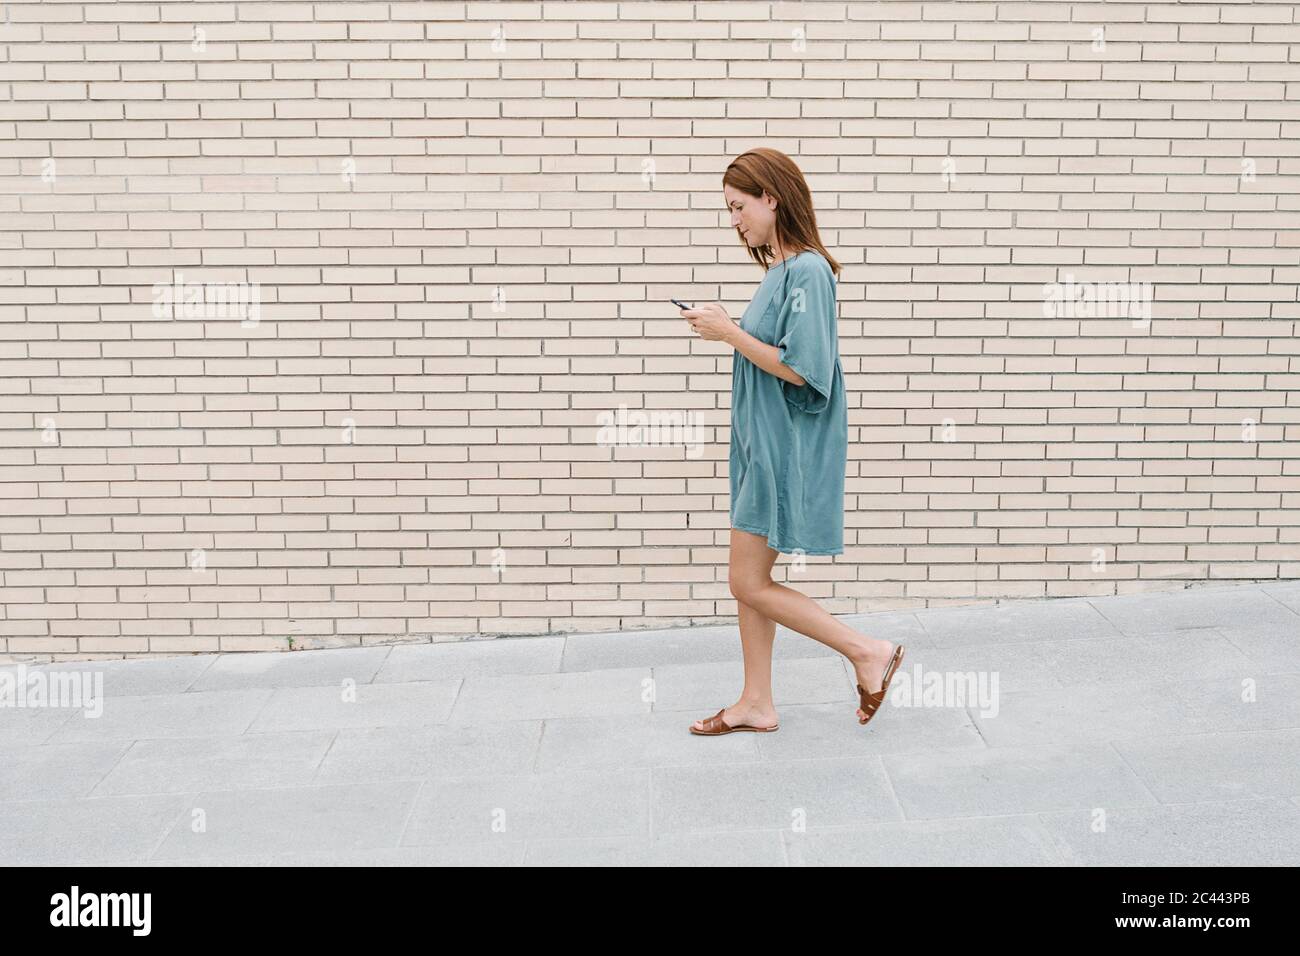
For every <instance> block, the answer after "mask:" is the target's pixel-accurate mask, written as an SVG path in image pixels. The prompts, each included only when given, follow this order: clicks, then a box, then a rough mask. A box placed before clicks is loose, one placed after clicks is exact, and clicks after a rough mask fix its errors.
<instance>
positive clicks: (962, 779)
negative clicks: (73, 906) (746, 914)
mask: <svg viewBox="0 0 1300 956" xmlns="http://www.w3.org/2000/svg"><path fill="white" fill-rule="evenodd" d="M842 620H844V621H845V622H846V623H848V624H849V625H850V626H851V627H854V628H855V629H857V630H860V631H863V632H865V633H868V634H871V635H873V636H877V637H885V638H887V639H889V640H891V641H894V642H895V643H902V644H905V645H906V647H907V657H906V660H905V661H904V664H903V667H902V669H901V670H900V672H899V675H898V677H897V678H896V679H895V682H894V686H893V688H891V695H890V701H889V702H888V703H887V704H886V706H885V707H884V708H883V709H882V710H881V712H880V713H879V714H878V715H877V716H876V718H875V719H874V720H873V721H872V722H871V723H870V724H868V725H867V726H866V727H862V726H859V725H858V723H857V719H856V717H855V716H854V709H855V707H856V706H857V699H856V694H855V693H854V690H853V672H852V669H851V668H848V667H847V666H846V662H845V661H844V659H843V658H841V657H840V656H839V655H838V654H836V653H835V652H834V651H832V650H830V649H829V648H827V647H825V646H823V645H821V644H819V643H817V642H816V641H813V640H811V639H809V638H806V637H803V636H801V635H798V634H793V633H791V632H789V631H787V630H785V629H784V628H778V633H777V643H776V651H775V657H776V660H775V663H774V675H773V680H774V687H775V693H776V702H777V707H778V710H779V713H780V721H781V729H780V730H779V731H778V732H776V733H773V734H761V735H760V734H732V735H729V736H725V737H713V738H710V737H698V736H694V735H692V734H690V733H688V732H687V728H688V726H689V725H690V723H691V721H693V720H695V719H697V718H700V717H707V716H709V715H711V714H713V713H715V712H716V711H717V710H718V709H719V708H720V707H722V706H724V705H727V704H730V703H731V702H733V701H734V700H735V699H736V696H737V695H738V693H739V691H740V687H741V682H742V672H741V668H740V659H741V654H740V642H739V637H738V631H737V628H736V627H735V626H734V625H732V626H729V627H704V628H688V629H678V630H671V631H653V632H648V631H641V632H623V633H604V634H582V635H571V636H567V637H564V636H559V637H533V638H507V639H498V640H488V641H472V642H459V643H453V644H399V645H389V646H378V647H367V648H358V649H344V650H319V651H299V652H292V653H258V654H220V655H205V656H190V657H176V658H167V659H159V660H128V661H97V662H83V663H77V664H46V665H39V666H38V665H28V666H26V670H25V674H26V683H27V684H33V675H35V674H38V673H46V674H48V672H50V671H57V672H59V673H60V674H70V673H73V672H83V673H85V674H87V675H92V676H93V673H94V672H96V671H99V672H102V673H103V675H104V676H103V679H102V680H103V685H102V689H103V700H102V713H101V714H100V715H99V716H97V717H88V716H86V713H87V712H88V711H86V710H83V709H79V708H73V707H69V706H62V707H48V706H44V707H40V706H3V707H0V863H4V864H6V865H14V864H38V865H40V864H64V863H71V864H109V865H116V864H120V865H129V864H141V863H145V864H181V865H194V864H200V865H209V864H238V865H259V864H267V863H272V864H280V863H284V864H308V865H318V864H319V865H331V864H389V863H396V864H543V865H545V864H575V863H576V864H652V865H656V864H672V865H727V864H741V865H870V866H879V865H899V864H922V865H930V864H938V865H975V864H992V865H1004V864H1005V865H1048V866H1051V865H1083V866H1093V865H1124V866H1158V865H1188V864H1204V865H1287V866H1295V865H1297V864H1300V582H1283V583H1274V584H1262V585H1236V586H1227V587H1218V586H1211V587H1194V588H1192V589H1190V590H1183V591H1177V592H1164V593H1156V594H1143V595H1130V596H1122V597H1108V598H1095V599H1088V600H1082V599H1067V600H1055V601H1021V602H1013V603H1008V604H1002V605H997V606H990V605H986V606H978V607H977V606H970V607H951V608H943V609H935V610H921V611H915V612H910V611H909V612H889V613H881V614H869V615H856V616H852V617H844V618H842ZM0 670H7V671H11V672H13V673H14V675H15V677H17V676H18V675H19V674H22V673H23V671H22V670H21V669H20V667H19V665H12V664H9V665H4V666H3V667H2V668H0ZM931 674H933V675H937V677H934V678H931V677H927V676H926V675H931ZM957 677H965V678H967V679H969V681H970V683H969V684H967V685H965V688H966V690H967V691H971V690H981V691H983V692H984V693H983V694H982V695H978V696H976V695H972V694H970V693H967V694H965V695H962V694H959V693H957V692H958V691H959V690H960V689H961V687H960V686H959V685H958V684H956V683H955V682H953V678H957ZM44 679H45V678H35V680H36V681H42V680H44ZM932 679H933V680H938V681H939V684H931V683H930V681H931V680H932ZM945 681H946V682H947V683H948V684H949V685H950V686H948V688H947V691H946V692H944V688H943V684H944V682H945ZM10 683H11V684H12V681H11V682H10ZM913 691H923V693H917V694H914V695H913V699H912V700H910V701H903V700H902V699H901V695H902V694H903V693H905V692H908V693H910V692H913ZM28 703H29V704H30V701H28Z"/></svg>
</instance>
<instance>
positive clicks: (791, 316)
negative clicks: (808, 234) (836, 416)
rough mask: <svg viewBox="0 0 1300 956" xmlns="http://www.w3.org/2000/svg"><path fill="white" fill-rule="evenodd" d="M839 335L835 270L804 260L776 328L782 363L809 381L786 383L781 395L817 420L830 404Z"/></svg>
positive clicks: (791, 281) (789, 282)
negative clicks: (836, 312) (833, 271)
mask: <svg viewBox="0 0 1300 956" xmlns="http://www.w3.org/2000/svg"><path fill="white" fill-rule="evenodd" d="M836 333H837V330H836V327H835V284H834V279H833V273H832V272H831V269H830V266H829V265H827V263H826V261H825V260H824V259H821V258H818V257H816V256H806V257H802V260H801V262H800V263H799V266H798V267H796V268H795V269H794V270H792V272H791V274H790V276H789V278H788V279H787V287H786V291H785V293H784V298H783V299H782V300H781V304H780V308H779V311H778V313H777V324H776V334H777V336H778V339H777V343H776V347H777V349H778V350H779V353H780V355H779V357H780V361H781V362H782V363H783V364H785V365H787V366H789V367H790V368H792V369H794V370H795V371H796V372H798V373H799V375H800V376H801V377H802V378H803V380H804V384H803V385H795V384H794V383H793V382H790V381H787V380H785V379H781V389H782V391H783V392H784V393H785V398H786V401H787V402H789V403H790V405H792V406H793V407H794V408H797V409H799V410H800V411H801V412H808V413H809V414H816V413H817V412H820V411H822V410H823V409H824V408H826V406H827V405H829V404H830V397H831V385H832V384H833V383H834V378H835V361H836V359H837V358H838V349H839V342H838V338H837V334H836Z"/></svg>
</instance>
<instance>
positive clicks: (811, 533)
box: [682, 149, 903, 736]
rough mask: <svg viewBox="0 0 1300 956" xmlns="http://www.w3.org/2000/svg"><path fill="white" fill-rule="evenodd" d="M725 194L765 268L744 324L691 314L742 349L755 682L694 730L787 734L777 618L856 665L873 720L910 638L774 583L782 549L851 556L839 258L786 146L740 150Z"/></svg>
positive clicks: (738, 409) (738, 375)
mask: <svg viewBox="0 0 1300 956" xmlns="http://www.w3.org/2000/svg"><path fill="white" fill-rule="evenodd" d="M722 193H723V197H724V198H725V199H726V202H727V207H728V209H730V211H731V225H732V227H733V228H735V229H736V230H737V232H738V234H739V236H740V239H741V241H742V242H743V243H744V244H745V246H746V248H747V250H748V252H749V256H750V258H751V259H753V260H754V261H755V262H757V263H758V264H759V265H760V266H762V267H763V269H764V272H765V275H764V278H763V281H762V283H761V284H760V285H759V287H758V291H757V292H756V293H755V294H754V298H753V300H752V301H751V302H750V304H749V307H748V308H747V309H745V314H744V316H742V318H741V320H740V324H739V325H737V324H736V323H735V322H733V321H732V319H731V317H730V316H729V315H728V314H727V310H726V309H724V308H723V307H722V306H721V305H719V304H718V303H716V302H715V303H708V304H705V305H701V306H699V307H697V308H693V309H683V310H682V316H683V317H684V318H685V319H686V321H688V322H689V323H690V324H691V328H692V329H693V330H694V331H695V332H696V333H697V334H698V335H699V336H700V337H701V338H704V339H709V340H712V341H720V342H725V343H727V344H728V345H730V346H731V347H732V348H733V349H735V354H734V355H733V357H732V366H731V383H732V384H731V388H732V393H731V457H730V463H729V469H730V479H731V554H730V566H729V571H728V584H729V586H730V588H731V594H732V596H733V597H735V599H736V603H737V608H738V612H739V618H740V640H741V645H742V647H743V649H744V656H745V687H744V690H743V691H742V692H741V695H740V699H739V700H738V701H736V702H735V703H734V704H732V705H731V706H730V707H724V708H723V709H722V710H720V711H718V712H717V713H716V714H715V715H713V716H712V717H709V718H707V719H705V720H697V721H696V722H695V723H694V724H693V725H692V726H691V733H693V734H701V735H705V736H718V735H720V734H730V733H735V732H736V731H739V730H749V731H756V732H759V733H770V732H771V731H774V730H776V729H777V727H778V722H777V714H776V707H775V705H774V704H773V701H772V642H773V640H774V639H775V637H776V625H777V623H781V624H784V625H785V626H786V627H788V628H790V629H791V630H793V631H798V632H799V633H801V634H806V635H808V636H809V637H812V638H815V639H816V640H818V641H821V642H822V643H823V644H826V645H828V646H830V647H833V648H835V650H837V651H839V652H840V653H841V654H843V655H844V656H845V657H847V658H848V659H849V661H850V662H851V663H852V664H853V670H854V673H855V674H856V675H857V685H858V705H859V706H858V711H857V714H858V722H859V723H862V724H865V723H866V722H867V721H869V720H870V719H871V718H872V717H873V716H874V715H875V713H876V711H877V710H878V709H879V707H880V705H881V703H882V702H883V701H884V698H885V693H886V692H887V691H888V690H889V682H890V680H891V679H892V678H893V675H894V673H895V671H896V670H897V669H898V665H899V663H900V662H901V661H902V659H903V646H902V645H901V644H900V645H899V646H898V647H895V646H894V645H893V644H891V643H890V642H889V641H883V640H876V639H875V638H871V637H867V636H865V635H863V634H859V633H858V632H857V631H855V630H853V629H852V628H850V627H848V626H846V625H845V624H842V623H841V622H840V621H838V620H836V619H835V618H834V617H832V616H831V615H830V614H828V613H827V612H826V611H824V610H822V609H821V608H820V607H818V606H817V605H816V604H815V603H814V602H813V601H812V599H811V598H809V597H807V596H806V595H804V594H801V593H799V592H798V591H795V590H793V589H791V588H788V587H785V586H784V585H781V584H777V583H776V582H774V581H773V580H772V578H771V570H772V565H773V563H774V562H775V561H776V555H777V552H785V553H791V552H794V551H799V552H802V553H804V554H843V553H844V472H845V465H846V464H847V457H848V410H847V403H846V400H845V395H844V373H843V370H842V369H841V367H840V358H839V336H838V329H837V327H836V318H835V289H836V282H837V277H838V276H839V272H840V265H839V263H838V262H836V261H835V260H834V259H832V258H831V256H830V254H829V253H828V252H827V251H826V248H825V247H824V246H823V245H822V243H821V239H820V237H819V235H818V233H817V219H816V216H815V215H814V214H813V206H812V195H811V193H810V192H809V190H808V184H807V183H806V182H805V181H804V177H803V173H802V172H800V170H799V167H798V166H796V165H795V164H794V162H793V161H792V160H791V159H790V157H788V156H786V155H785V154H784V153H781V152H778V151H777V150H774V149H754V150H750V151H749V152H747V153H744V154H742V155H741V156H739V157H737V158H736V160H735V161H734V162H733V163H732V164H731V165H730V166H728V167H727V171H726V173H725V174H724V175H723V177H722ZM773 260H775V264H771V263H773Z"/></svg>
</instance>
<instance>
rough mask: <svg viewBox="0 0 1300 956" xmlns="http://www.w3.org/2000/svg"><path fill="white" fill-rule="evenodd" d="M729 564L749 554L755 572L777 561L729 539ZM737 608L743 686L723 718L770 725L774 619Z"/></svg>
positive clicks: (772, 555) (774, 718) (698, 723)
mask: <svg viewBox="0 0 1300 956" xmlns="http://www.w3.org/2000/svg"><path fill="white" fill-rule="evenodd" d="M732 544H733V547H732V549H731V566H732V570H734V568H735V563H736V561H737V560H739V559H740V558H742V557H749V558H751V559H754V560H756V561H757V562H758V565H757V567H756V568H755V569H753V570H754V571H755V572H760V573H762V574H768V575H770V574H771V571H772V565H773V564H774V563H775V562H776V554H777V553H776V552H775V551H772V550H771V549H770V548H764V550H765V551H767V552H768V553H767V554H761V553H759V552H758V551H757V550H751V551H747V552H745V554H744V555H742V554H741V553H740V552H738V551H737V550H736V548H735V546H734V545H735V539H734V537H733V539H732ZM736 607H737V610H738V613H739V618H740V645H741V648H742V650H743V652H744V655H745V687H744V689H743V690H742V691H741V692H740V699H739V700H738V701H736V702H735V703H734V704H732V705H731V706H730V707H727V708H726V712H725V713H724V714H723V715H722V719H723V720H725V721H726V722H727V725H728V726H731V727H734V726H736V725H737V724H749V725H751V726H753V727H772V726H774V725H775V724H776V723H777V716H776V706H775V704H773V702H772V644H773V642H774V641H775V640H776V622H775V621H773V620H771V619H770V618H766V617H764V616H763V615H762V614H760V613H758V611H756V610H754V608H752V607H750V606H749V605H748V604H746V603H744V602H743V601H737V602H736ZM695 726H696V728H697V729H700V730H703V729H704V722H703V721H700V720H697V721H696V722H695Z"/></svg>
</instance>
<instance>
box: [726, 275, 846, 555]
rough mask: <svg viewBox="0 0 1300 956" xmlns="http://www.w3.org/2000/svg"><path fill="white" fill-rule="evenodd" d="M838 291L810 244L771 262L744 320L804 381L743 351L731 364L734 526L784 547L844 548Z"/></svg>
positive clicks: (843, 414) (843, 436)
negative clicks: (778, 372) (766, 368)
mask: <svg viewBox="0 0 1300 956" xmlns="http://www.w3.org/2000/svg"><path fill="white" fill-rule="evenodd" d="M835 289H836V281H835V274H834V273H833V272H832V271H831V267H830V263H828V262H827V261H826V259H825V257H824V256H822V254H821V253H819V252H816V251H814V250H811V249H806V250H804V251H803V252H800V253H798V254H797V255H795V256H792V257H791V258H789V259H786V260H785V261H784V262H782V263H778V264H777V265H774V266H772V267H771V268H770V269H768V271H767V275H765V276H764V277H763V281H762V282H761V283H760V284H759V287H758V291H757V292H755V293H754V298H753V299H752V300H751V301H750V303H749V306H748V308H746V309H745V314H744V315H743V316H742V317H741V320H740V326H741V328H743V329H744V330H745V331H746V332H748V333H749V334H750V335H752V336H754V337H755V338H757V339H759V340H760V341H762V342H766V343H767V344H768V345H775V346H777V347H778V348H779V349H780V356H781V361H782V362H783V363H784V364H786V365H788V366H789V367H790V368H792V369H794V370H795V371H796V372H798V373H799V374H800V376H802V377H803V379H804V382H805V384H803V385H795V384H794V383H792V382H788V381H786V380H785V379H782V378H778V377H777V376H775V375H773V374H771V373H770V372H765V371H763V370H762V369H761V368H759V367H758V366H757V365H755V364H754V363H753V362H751V361H750V360H749V359H748V358H746V357H745V356H744V355H742V354H741V352H740V350H739V349H737V350H736V352H735V355H734V357H733V359H732V364H731V450H730V462H729V465H728V469H729V477H730V480H731V526H732V527H733V528H738V529H740V530H741V531H749V532H751V533H753V534H761V535H763V536H764V537H766V538H767V546H768V547H769V548H772V549H773V550H775V551H781V552H784V553H787V554H789V553H792V552H795V551H800V552H802V553H804V554H843V553H844V473H845V470H846V465H847V464H848V439H849V417H848V403H847V400H846V398H845V394H844V371H843V369H842V368H841V367H840V355H839V330H838V328H837V326H836V316H835Z"/></svg>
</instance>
